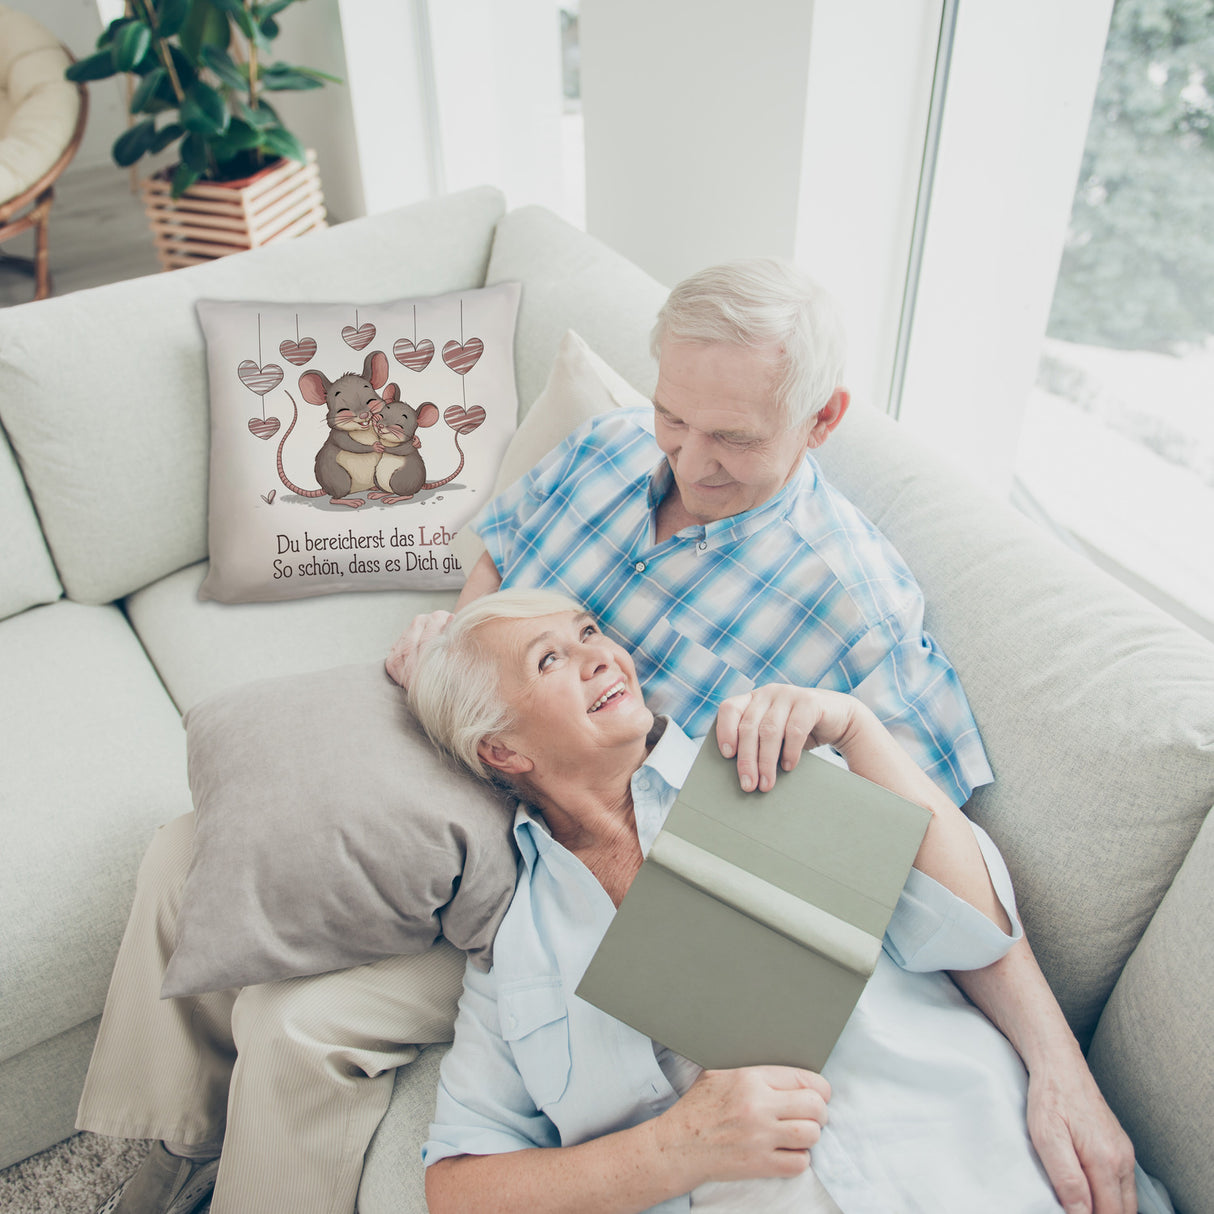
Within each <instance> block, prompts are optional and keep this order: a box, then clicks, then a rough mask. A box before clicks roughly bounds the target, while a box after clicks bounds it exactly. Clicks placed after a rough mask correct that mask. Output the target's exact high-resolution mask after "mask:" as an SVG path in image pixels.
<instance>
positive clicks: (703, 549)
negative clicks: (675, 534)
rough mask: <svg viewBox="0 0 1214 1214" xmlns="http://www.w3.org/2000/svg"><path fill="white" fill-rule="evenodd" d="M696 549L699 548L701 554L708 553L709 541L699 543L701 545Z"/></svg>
mask: <svg viewBox="0 0 1214 1214" xmlns="http://www.w3.org/2000/svg"><path fill="white" fill-rule="evenodd" d="M696 547H697V548H698V549H699V550H700V551H701V552H706V551H707V549H708V541H707V540H701V541H700V542H699V543H698V544H697V545H696Z"/></svg>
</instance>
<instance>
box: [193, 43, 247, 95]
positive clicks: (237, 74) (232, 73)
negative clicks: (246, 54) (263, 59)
mask: <svg viewBox="0 0 1214 1214" xmlns="http://www.w3.org/2000/svg"><path fill="white" fill-rule="evenodd" d="M201 58H202V62H203V63H205V64H206V66H207V67H209V68H210V69H211V71H213V72H214V73H215V75H216V76H218V77H219V79H220V80H222V81H223V83H224V84H226V85H227V86H228V87H229V88H234V89H247V88H248V87H249V72H248V68H246V67H242V66H241V65H240V64H238V63H237V62H236V61H235V60H234V59H233V58H232V56H231V55H229V54H228V52H227V51H225V50H224V49H223V47H222V46H204V47H203V48H202V56H201Z"/></svg>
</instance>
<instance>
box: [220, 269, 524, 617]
mask: <svg viewBox="0 0 1214 1214" xmlns="http://www.w3.org/2000/svg"><path fill="white" fill-rule="evenodd" d="M518 297H519V287H518V284H517V283H502V284H501V285H499V286H495V287H487V288H476V289H473V290H468V291H455V292H452V293H450V294H447V295H437V296H426V297H422V298H414V299H403V300H395V301H393V302H390V303H384V304H370V305H364V306H362V307H358V306H351V305H350V304H318V303H297V304H271V303H264V302H261V303H252V302H249V303H245V302H218V301H215V300H200V301H199V303H198V316H199V320H200V321H201V323H202V328H203V331H204V333H205V334H206V339H207V366H208V373H209V376H208V377H209V383H210V400H211V480H210V496H209V508H208V518H209V551H210V558H211V567H210V572H209V573H208V574H207V579H206V581H205V582H204V583H203V585H202V590H201V593H202V595H203V597H205V598H214V599H219V600H220V601H221V602H225V603H242V602H272V601H275V600H278V599H296V598H306V597H308V596H310V595H316V594H336V593H339V592H345V591H351V590H389V589H397V590H399V589H402V588H405V587H415V588H418V589H441V588H452V587H454V588H457V589H458V587H460V586H461V585H463V581H464V573H463V571H462V569H461V568H460V564H459V561H458V560H456V559H454V558H453V557H452V555H451V540H452V539H453V538H454V536H455V534H456V532H457V531H458V530H459V528H460V527H461V526H462V525H463V524H464V523H465V522H466V521H467V520H468V519H469V518H470V517H471V516H472V515H473V514H474V513H475V512H476V511H477V510H478V509H479V508H480V505H481V503H482V502H484V501H485V500H486V499H487V498H488V496H489V493H490V490H491V488H492V486H493V481H494V477H495V476H496V475H497V470H498V466H499V464H500V463H501V459H502V455H503V453H504V451H505V449H506V444H507V443H508V442H509V441H510V439H511V437H512V436H513V434H514V431H515V427H516V425H517V422H518V394H517V392H516V390H515V386H514V320H515V315H516V313H517V312H518ZM284 363H285V364H286V368H287V372H289V374H288V373H285V372H284V369H283V364H284ZM377 397H380V398H382V400H377V399H376V398H377ZM372 402H375V408H376V409H377V410H380V411H379V412H374V413H373V412H372V411H371V403H372ZM280 419H281V420H280Z"/></svg>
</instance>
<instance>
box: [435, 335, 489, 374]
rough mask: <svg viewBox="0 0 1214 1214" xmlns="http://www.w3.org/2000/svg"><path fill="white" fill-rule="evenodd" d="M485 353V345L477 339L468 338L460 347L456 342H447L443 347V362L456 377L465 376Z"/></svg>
mask: <svg viewBox="0 0 1214 1214" xmlns="http://www.w3.org/2000/svg"><path fill="white" fill-rule="evenodd" d="M484 352H485V343H484V342H483V341H481V339H480V338H479V337H470V338H468V340H467V341H466V342H464V344H463V345H462V346H461V345H460V344H459V342H457V341H449V342H448V343H447V344H446V345H445V346H444V347H443V362H445V363H446V364H447V366H449V367H450V368H451V370H452V371H454V372H455V373H456V375H467V374H468V372H469V371H471V370H472V368H473V367H475V366H476V364H477V363H478V362H479V361H480V357H481V355H482V354H483V353H484Z"/></svg>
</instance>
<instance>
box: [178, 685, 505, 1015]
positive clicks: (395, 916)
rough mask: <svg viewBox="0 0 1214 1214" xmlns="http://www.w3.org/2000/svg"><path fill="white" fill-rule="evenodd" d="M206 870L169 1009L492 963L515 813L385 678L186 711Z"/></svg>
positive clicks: (192, 876)
mask: <svg viewBox="0 0 1214 1214" xmlns="http://www.w3.org/2000/svg"><path fill="white" fill-rule="evenodd" d="M185 727H186V733H187V746H188V754H189V775H190V788H191V791H192V792H193V796H194V807H195V814H196V820H195V827H194V856H193V859H192V861H191V864H190V871H189V875H188V876H187V878H186V884H185V891H184V897H183V901H182V907H181V911H180V913H179V915H178V919H177V944H176V948H175V950H174V952H173V955H172V958H171V959H170V961H169V966H168V970H167V972H166V975H165V980H164V986H163V989H162V992H161V993H162V995H164V996H165V997H168V996H173V995H189V994H197V993H199V992H202V991H212V990H223V989H226V988H228V987H233V986H249V985H252V984H255V983H259V982H269V981H273V980H276V979H279V978H293V977H299V976H302V975H305V974H319V973H324V972H326V971H328V970H333V969H345V968H347V967H348V966H352V965H361V964H363V963H365V962H368V961H377V960H380V959H381V958H383V957H388V956H396V955H398V954H401V953H418V952H422V951H423V950H425V949H426V948H428V947H429V946H430V945H431V944H432V943H433V942H434V940H435V939H436V937H437V936H438V935H439V934H440V932H441V934H442V935H444V936H445V937H446V938H447V939H448V940H450V941H451V943H452V944H454V945H456V946H457V947H459V948H462V949H465V950H467V951H468V952H469V953H470V954H471V955H472V956H473V957H474V958H476V959H477V961H478V962H479V963H480V964H482V965H486V966H487V965H488V962H489V957H490V955H491V948H492V943H493V937H494V934H495V932H496V931H497V926H498V923H499V922H500V921H501V917H502V915H503V914H505V911H506V907H507V906H508V905H509V902H510V898H511V896H512V895H513V893H514V881H515V871H516V863H517V855H516V852H515V850H514V844H513V838H512V835H511V825H512V823H513V820H514V803H513V802H512V801H511V800H510V798H508V797H506V796H505V795H504V794H501V793H499V792H497V791H495V790H494V789H493V788H492V787H491V786H490V785H489V784H487V783H485V782H484V781H483V780H479V779H477V778H476V777H475V776H473V775H471V774H470V773H468V772H465V771H463V770H461V769H457V768H456V767H454V766H453V765H450V764H448V763H447V762H445V760H444V759H443V758H442V757H441V756H440V755H439V754H438V753H437V752H436V751H435V748H434V746H433V745H432V744H431V743H430V741H429V739H428V738H427V737H426V736H425V734H424V733H423V732H422V729H421V726H419V725H418V724H417V722H416V720H415V719H414V718H413V715H412V713H411V712H410V711H409V708H408V706H407V705H406V703H405V700H404V696H403V694H402V692H401V690H400V688H399V687H397V686H396V684H395V683H393V682H392V680H391V679H390V678H388V676H387V674H385V673H384V669H383V667H382V666H381V665H380V664H378V663H376V664H374V665H356V666H342V667H338V668H336V669H332V670H324V671H318V672H311V673H308V674H303V675H290V676H287V677H284V678H277V679H269V680H264V681H262V682H257V683H250V684H246V685H245V686H243V687H238V688H234V689H232V690H229V691H225V692H221V693H220V694H218V695H215V696H212V697H211V698H210V699H208V700H204V701H203V702H202V703H200V704H198V705H196V706H195V707H194V708H192V709H190V711H189V712H188V713H187V714H186V717H185Z"/></svg>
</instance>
